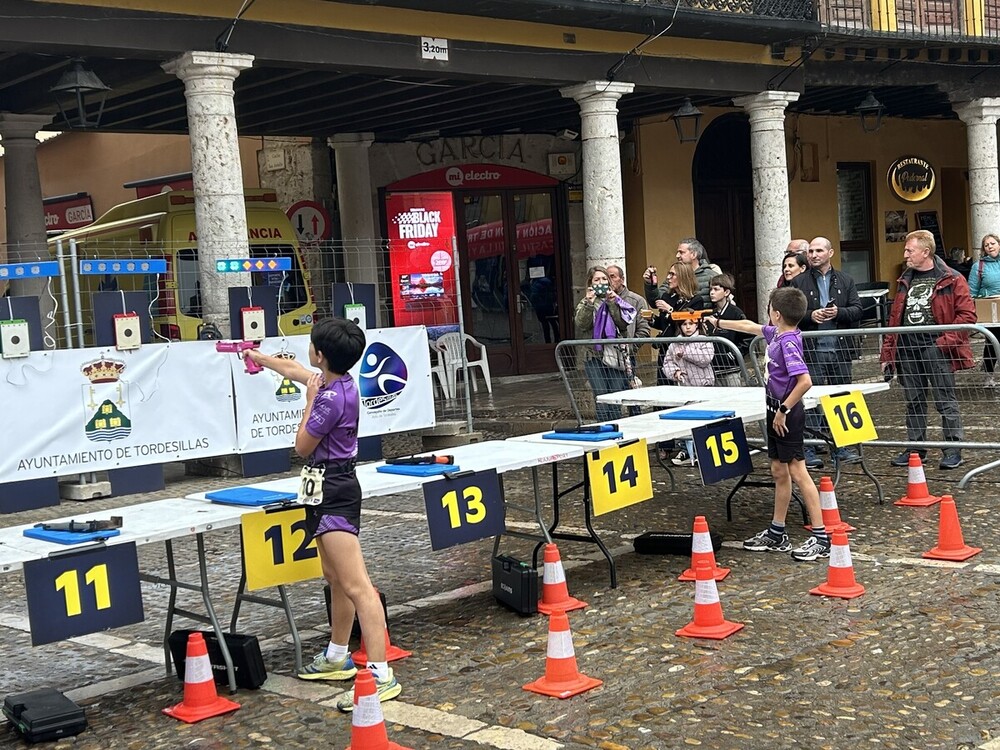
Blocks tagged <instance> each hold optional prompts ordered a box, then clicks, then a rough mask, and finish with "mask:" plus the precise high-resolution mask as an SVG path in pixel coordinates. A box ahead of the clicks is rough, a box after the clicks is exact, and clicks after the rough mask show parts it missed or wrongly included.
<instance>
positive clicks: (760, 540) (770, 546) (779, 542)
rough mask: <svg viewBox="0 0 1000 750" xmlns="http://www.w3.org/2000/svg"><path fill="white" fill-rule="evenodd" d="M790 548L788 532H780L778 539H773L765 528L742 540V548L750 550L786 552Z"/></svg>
mask: <svg viewBox="0 0 1000 750" xmlns="http://www.w3.org/2000/svg"><path fill="white" fill-rule="evenodd" d="M791 548H792V543H791V542H789V541H788V534H782V535H781V538H780V539H775V538H774V537H773V536H771V535H770V534H768V533H767V529H764V530H763V531H762V532H760V533H759V534H757V535H756V536H752V537H750V538H749V539H747V540H746V541H745V542H743V549H746V550H750V551H751V552H788V550H790V549H791Z"/></svg>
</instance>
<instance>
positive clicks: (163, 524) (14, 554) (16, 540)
mask: <svg viewBox="0 0 1000 750" xmlns="http://www.w3.org/2000/svg"><path fill="white" fill-rule="evenodd" d="M82 507H83V506H81V508H82ZM248 510H256V509H255V508H250V509H247V508H238V507H235V506H231V505H216V504H214V503H207V502H195V501H192V500H188V499H184V498H179V497H173V498H169V499H166V500H153V501H151V502H148V503H140V504H138V505H130V506H127V507H124V508H114V509H112V510H103V511H92V510H85V509H81V510H80V512H78V513H75V514H73V515H71V516H65V517H63V518H57V519H54V520H53V521H50V522H49V523H53V522H57V521H70V520H76V521H85V520H90V519H93V518H101V519H107V518H110V517H111V516H121V517H122V528H121V533H120V534H119V535H118V536H113V537H111V538H109V539H107V540H105V544H107V545H109V546H110V545H114V544H127V543H129V542H135V543H136V545H140V546H141V545H143V544H150V543H151V542H162V541H166V540H168V539H175V538H177V537H182V536H189V535H193V534H198V533H201V532H204V531H211V530H212V529H221V528H226V527H229V526H236V525H237V524H239V522H240V517H241V516H242V515H243V514H244V513H246V512H247V511H248ZM34 525H35V524H33V523H29V524H23V525H21V526H9V527H7V528H4V529H0V573H6V572H10V571H14V570H19V569H20V568H21V567H22V565H23V564H24V563H25V562H27V561H29V560H37V559H39V558H42V557H46V556H48V555H49V554H51V553H52V552H61V551H65V550H72V549H74V548H75V547H77V546H83V545H86V544H91V543H92V542H81V543H80V545H71V544H54V543H52V542H44V541H42V540H40V539H29V538H28V537H26V536H24V534H23V531H24V530H25V529H29V528H31V527H32V526H34Z"/></svg>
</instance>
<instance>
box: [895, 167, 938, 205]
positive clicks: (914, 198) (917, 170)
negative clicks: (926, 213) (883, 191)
mask: <svg viewBox="0 0 1000 750" xmlns="http://www.w3.org/2000/svg"><path fill="white" fill-rule="evenodd" d="M888 180H889V190H891V191H892V194H893V195H894V196H896V197H897V198H899V199H900V200H902V201H906V202H907V203H919V202H920V201H922V200H925V199H926V198H929V197H930V195H931V193H933V192H934V187H935V185H936V184H937V177H936V176H935V174H934V167H932V166H931V165H930V163H929V162H927V161H924V160H923V159H921V158H919V157H916V156H903V157H900V158H899V159H896V161H894V162H893V163H892V166H891V167H889V174H888Z"/></svg>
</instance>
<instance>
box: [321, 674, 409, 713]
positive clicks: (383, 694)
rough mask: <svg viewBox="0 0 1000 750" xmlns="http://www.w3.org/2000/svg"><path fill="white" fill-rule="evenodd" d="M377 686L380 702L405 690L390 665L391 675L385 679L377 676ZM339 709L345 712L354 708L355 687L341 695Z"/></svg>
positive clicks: (388, 699) (338, 702)
mask: <svg viewBox="0 0 1000 750" xmlns="http://www.w3.org/2000/svg"><path fill="white" fill-rule="evenodd" d="M375 686H376V687H377V688H378V700H379V703H385V702H386V701H391V700H392V699H393V698H395V697H396V696H397V695H399V694H400V693H402V692H403V686H402V685H400V684H399V683H398V682H396V675H394V674H393V673H392V667H389V675H388V676H387V677H386V678H385V679H384V680H380V679H379V678H378V677H376V678H375ZM337 710H338V711H343V712H344V713H345V714H349V713H350V712H351V711H353V710H354V688H351V689H350V690H348V691H347V692H346V693H344V694H343V695H342V696H340V700H338V701H337Z"/></svg>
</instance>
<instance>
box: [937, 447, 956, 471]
mask: <svg viewBox="0 0 1000 750" xmlns="http://www.w3.org/2000/svg"><path fill="white" fill-rule="evenodd" d="M961 465H962V451H960V450H959V449H958V448H946V449H945V451H944V457H943V458H942V459H941V463H939V464H938V468H939V469H957V468H958V467H959V466H961Z"/></svg>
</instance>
